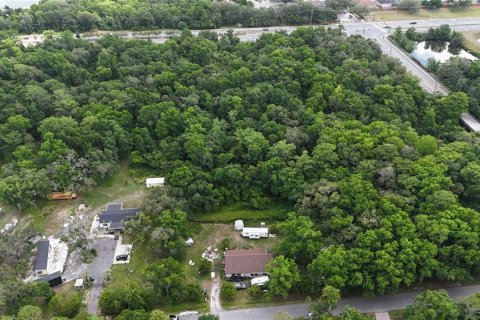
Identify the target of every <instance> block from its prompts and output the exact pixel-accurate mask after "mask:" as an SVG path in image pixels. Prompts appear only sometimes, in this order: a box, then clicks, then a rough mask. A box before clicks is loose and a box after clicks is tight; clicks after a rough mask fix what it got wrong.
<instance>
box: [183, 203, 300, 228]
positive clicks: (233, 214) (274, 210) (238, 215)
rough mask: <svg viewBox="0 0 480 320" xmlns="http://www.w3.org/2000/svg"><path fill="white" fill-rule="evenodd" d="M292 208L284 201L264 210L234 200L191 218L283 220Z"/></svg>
mask: <svg viewBox="0 0 480 320" xmlns="http://www.w3.org/2000/svg"><path fill="white" fill-rule="evenodd" d="M292 210H293V208H292V207H291V206H290V205H288V204H286V203H284V202H276V203H274V204H272V205H271V207H270V208H268V209H266V210H252V209H250V208H248V207H247V206H246V205H245V204H244V203H242V202H236V203H234V204H231V205H228V206H223V207H221V208H219V209H218V210H216V211H215V212H211V213H206V214H199V215H195V216H193V217H192V218H191V220H192V221H196V222H207V223H232V222H233V221H235V220H239V219H241V220H243V221H244V222H246V223H254V222H260V221H266V222H267V221H277V220H283V219H284V218H285V216H286V213H287V212H290V211H292Z"/></svg>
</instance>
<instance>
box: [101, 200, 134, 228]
mask: <svg viewBox="0 0 480 320" xmlns="http://www.w3.org/2000/svg"><path fill="white" fill-rule="evenodd" d="M139 211H140V209H123V208H122V204H121V203H109V204H108V205H107V208H106V209H105V210H104V211H102V212H101V213H100V217H99V221H100V223H110V229H122V228H123V222H124V220H125V219H127V218H130V217H133V216H135V215H136V214H137V213H138V212H139Z"/></svg>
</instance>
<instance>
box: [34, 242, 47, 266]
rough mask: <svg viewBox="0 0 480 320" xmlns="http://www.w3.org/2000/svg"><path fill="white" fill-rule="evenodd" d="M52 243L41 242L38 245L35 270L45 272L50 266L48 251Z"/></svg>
mask: <svg viewBox="0 0 480 320" xmlns="http://www.w3.org/2000/svg"><path fill="white" fill-rule="evenodd" d="M49 248H50V243H49V242H48V240H41V241H39V242H38V244H37V258H36V259H35V267H34V270H35V271H37V270H45V269H47V266H48V250H49Z"/></svg>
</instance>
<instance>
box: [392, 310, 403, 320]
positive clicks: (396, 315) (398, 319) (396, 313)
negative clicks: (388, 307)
mask: <svg viewBox="0 0 480 320" xmlns="http://www.w3.org/2000/svg"><path fill="white" fill-rule="evenodd" d="M403 311H404V310H392V311H389V312H388V314H389V315H390V319H391V320H403Z"/></svg>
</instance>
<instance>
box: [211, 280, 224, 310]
mask: <svg viewBox="0 0 480 320" xmlns="http://www.w3.org/2000/svg"><path fill="white" fill-rule="evenodd" d="M220 283H221V280H220V277H219V275H218V272H217V276H216V277H215V279H213V283H212V289H210V312H211V313H214V314H218V313H219V312H220V311H222V306H221V304H220Z"/></svg>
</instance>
